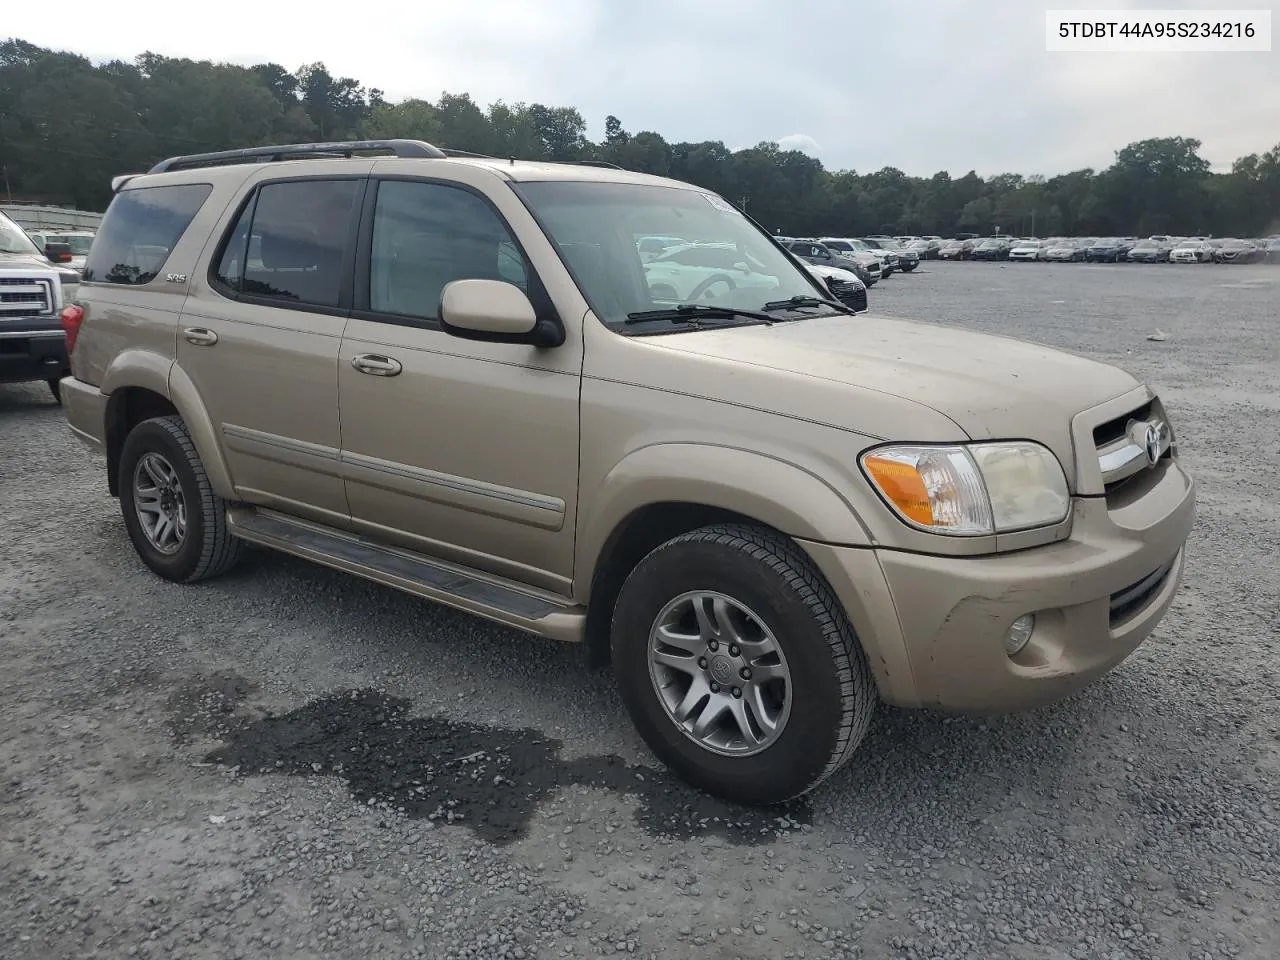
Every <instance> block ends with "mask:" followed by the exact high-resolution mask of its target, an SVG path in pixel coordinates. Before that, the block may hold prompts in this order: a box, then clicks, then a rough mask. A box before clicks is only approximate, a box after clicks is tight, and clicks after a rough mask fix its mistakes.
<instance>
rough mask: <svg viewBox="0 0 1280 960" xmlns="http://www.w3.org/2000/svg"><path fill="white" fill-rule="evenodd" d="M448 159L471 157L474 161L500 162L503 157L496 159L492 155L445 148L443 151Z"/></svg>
mask: <svg viewBox="0 0 1280 960" xmlns="http://www.w3.org/2000/svg"><path fill="white" fill-rule="evenodd" d="M441 152H442V153H443V154H444V155H445V156H446V157H470V158H471V159H473V160H500V159H502V158H501V157H495V156H493V154H490V153H474V152H472V151H471V150H452V149H450V148H448V147H445V148H444V149H443V150H442V151H441Z"/></svg>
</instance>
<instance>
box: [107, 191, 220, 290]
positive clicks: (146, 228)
mask: <svg viewBox="0 0 1280 960" xmlns="http://www.w3.org/2000/svg"><path fill="white" fill-rule="evenodd" d="M212 192H213V187H212V186H211V185H210V184H207V183H184V184H181V185H175V186H170V187H141V188H139V189H137V190H125V191H123V192H121V193H117V194H116V195H115V198H114V199H113V200H112V201H111V206H109V207H108V208H107V212H106V215H105V216H104V217H103V218H102V226H101V227H100V228H99V230H98V233H97V236H95V237H94V238H93V247H92V249H91V250H90V251H89V259H88V260H87V261H86V262H85V266H84V279H85V280H88V281H92V282H95V283H123V284H129V285H133V286H137V285H140V284H144V283H150V282H151V281H152V280H154V279H155V278H156V277H157V276H159V274H160V271H161V270H163V269H164V265H165V261H167V260H168V259H169V254H170V253H172V252H173V248H174V247H175V246H177V244H178V241H179V240H180V239H182V235H183V233H185V232H186V230H187V227H189V226H191V221H192V219H193V218H194V217H195V215H196V214H197V213H198V212H199V211H200V208H201V207H202V206H204V202H205V200H207V199H209V194H210V193H212Z"/></svg>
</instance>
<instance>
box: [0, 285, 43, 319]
mask: <svg viewBox="0 0 1280 960" xmlns="http://www.w3.org/2000/svg"><path fill="white" fill-rule="evenodd" d="M55 302H56V301H55V300H54V295H53V282H52V281H51V280H47V279H45V278H44V277H30V278H28V277H0V323H2V322H3V321H5V320H11V319H17V318H19V317H40V316H48V315H50V314H52V313H53V305H54V303H55Z"/></svg>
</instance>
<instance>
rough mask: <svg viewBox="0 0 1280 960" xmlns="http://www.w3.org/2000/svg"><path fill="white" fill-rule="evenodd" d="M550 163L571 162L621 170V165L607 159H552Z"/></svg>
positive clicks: (582, 165) (584, 165) (577, 164)
mask: <svg viewBox="0 0 1280 960" xmlns="http://www.w3.org/2000/svg"><path fill="white" fill-rule="evenodd" d="M551 162H552V163H572V164H574V165H576V166H579V167H607V168H608V169H610V170H622V169H624V168H623V167H620V166H618V165H617V164H616V163H610V162H609V161H608V160H553V161H551Z"/></svg>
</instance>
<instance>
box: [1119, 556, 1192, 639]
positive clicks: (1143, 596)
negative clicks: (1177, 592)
mask: <svg viewBox="0 0 1280 960" xmlns="http://www.w3.org/2000/svg"><path fill="white" fill-rule="evenodd" d="M1175 562H1177V557H1175V558H1174V559H1173V560H1170V561H1169V562H1168V563H1166V564H1165V565H1164V566H1162V567H1160V568H1159V569H1157V570H1153V571H1151V573H1149V574H1147V575H1146V576H1145V577H1143V578H1142V579H1141V580H1139V581H1138V582H1137V583H1132V584H1130V585H1129V586H1127V587H1125V588H1124V589H1123V590H1119V591H1117V592H1115V593H1113V594H1112V595H1111V626H1112V627H1118V626H1120V625H1121V624H1123V623H1126V622H1127V621H1129V620H1132V619H1133V618H1134V617H1136V616H1137V615H1138V614H1139V613H1141V612H1142V611H1143V610H1145V609H1146V608H1147V605H1148V604H1149V603H1150V602H1151V600H1152V598H1154V597H1155V596H1156V594H1158V593H1159V592H1160V590H1161V588H1162V587H1163V586H1164V585H1165V582H1166V581H1167V580H1168V579H1169V574H1170V573H1172V572H1173V565H1174V563H1175Z"/></svg>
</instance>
